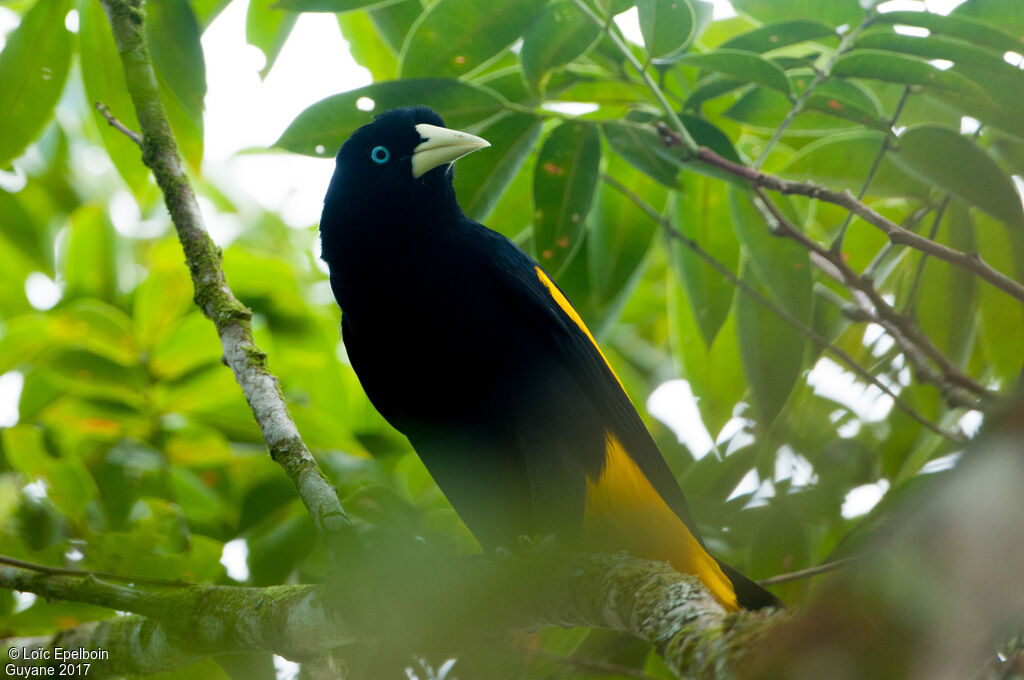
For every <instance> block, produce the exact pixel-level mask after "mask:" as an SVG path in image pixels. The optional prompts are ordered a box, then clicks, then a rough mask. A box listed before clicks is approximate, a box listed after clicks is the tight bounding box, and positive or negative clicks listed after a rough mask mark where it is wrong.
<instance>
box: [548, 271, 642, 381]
mask: <svg viewBox="0 0 1024 680" xmlns="http://www.w3.org/2000/svg"><path fill="white" fill-rule="evenodd" d="M534 269H536V270H537V278H538V279H540V282H541V283H543V284H544V287H545V288H547V289H548V293H549V294H550V295H551V297H552V299H554V301H555V303H556V304H557V305H558V306H559V307H560V308H561V309H562V311H563V312H565V315H566V316H568V317H569V318H570V319H572V322H573V323H574V324H576V325H577V326H578V327H579V329H580V330H581V331H583V333H584V335H586V336H587V337H588V338H590V342H591V343H593V345H594V349H596V350H597V353H598V354H600V355H601V358H602V359H603V360H604V365H605V366H607V367H608V370H609V371H611V372H612V375H613V376H615V379H616V380H617V381H618V383H619V387H621V388H622V391H623V392H625V391H626V386H625V385H623V384H622V381H621V380H619V376H618V375H617V374H616V373H615V369H614V368H612V365H611V364H610V363H609V362H608V357H606V356H605V355H604V352H602V351H601V347H600V346H599V345H598V344H597V340H595V339H594V336H593V335H591V334H590V330H589V329H588V328H587V325H586V324H585V323H583V319H581V318H580V315H579V314H577V313H576V310H575V309H573V308H572V305H570V304H569V301H568V300H566V299H565V296H564V295H562V291H560V290H558V286H556V285H555V284H554V283H552V282H551V279H549V278H548V275H547V274H545V273H544V270H543V269H541V268H540V267H534Z"/></svg>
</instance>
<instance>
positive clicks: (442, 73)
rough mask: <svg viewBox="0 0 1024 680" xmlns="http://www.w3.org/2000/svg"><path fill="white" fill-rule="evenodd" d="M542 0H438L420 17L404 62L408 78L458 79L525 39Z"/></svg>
mask: <svg viewBox="0 0 1024 680" xmlns="http://www.w3.org/2000/svg"><path fill="white" fill-rule="evenodd" d="M542 5H543V2H542V0H495V1H494V2H486V3H480V2H477V1H476V0H438V1H437V2H435V3H433V4H432V5H430V7H428V8H427V10H426V11H425V12H424V13H423V14H422V16H420V18H419V20H418V21H417V22H416V25H415V26H413V28H412V31H411V32H410V33H409V35H408V36H407V38H406V41H405V45H404V46H403V47H402V56H401V59H400V61H399V68H398V70H399V73H400V74H401V75H402V77H403V78H414V77H430V78H443V77H452V78H455V77H458V76H461V75H464V74H466V73H470V72H471V71H474V70H476V69H478V68H480V67H481V66H484V65H485V64H487V63H488V62H489V61H490V60H491V59H493V58H494V57H496V56H498V55H500V54H501V52H502V51H503V50H504V49H505V48H506V47H508V46H509V45H511V44H512V43H513V42H515V40H516V39H518V38H519V37H521V36H522V35H523V33H524V32H525V31H526V29H527V28H528V27H529V25H530V22H531V21H532V20H533V17H534V15H535V14H536V13H537V10H539V9H540V7H541V6H542Z"/></svg>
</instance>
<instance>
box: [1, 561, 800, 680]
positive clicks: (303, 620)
mask: <svg viewBox="0 0 1024 680" xmlns="http://www.w3.org/2000/svg"><path fill="white" fill-rule="evenodd" d="M395 562H396V561H395V560H389V561H388V562H387V566H384V567H381V565H378V564H374V565H368V566H366V567H365V569H366V573H365V574H359V575H358V578H346V579H344V580H343V581H341V580H339V581H338V582H335V583H329V584H325V585H321V586H305V585H302V586H270V587H265V588H240V587H231V586H188V587H182V588H171V589H160V590H155V591H140V590H136V589H132V588H127V587H125V586H119V585H112V584H109V583H105V582H103V581H100V580H98V579H95V578H92V577H89V576H70V575H53V574H43V573H38V572H35V571H31V570H27V569H23V568H20V567H0V587H7V588H15V589H18V590H22V591H27V592H33V593H36V594H38V595H42V596H46V597H56V598H61V599H67V600H73V601H77V602H86V603H91V604H98V605H101V606H106V607H112V608H117V609H120V610H122V611H130V612H133V613H134V614H136V615H133V616H123V617H118V618H115V619H109V620H106V621H96V622H90V623H87V624H83V625H80V626H76V627H74V628H71V629H69V630H66V631H62V632H61V633H58V634H56V635H54V636H50V637H41V638H31V639H18V640H8V641H6V643H5V644H6V645H7V646H8V647H10V646H15V645H16V646H23V647H24V646H30V647H45V648H51V649H52V648H53V647H56V646H62V647H64V648H66V649H67V648H74V647H85V648H86V649H103V650H106V651H107V652H108V653H109V656H110V658H109V660H108V661H104V662H102V663H99V664H96V667H95V669H94V670H95V671H96V673H97V674H98V675H99V674H101V675H117V674H125V673H128V674H134V673H154V672H158V671H165V670H170V669H173V668H177V667H180V666H183V665H186V664H188V663H191V662H193V661H195V660H196V659H199V658H203V657H206V656H212V655H214V654H220V653H229V652H242V651H269V652H273V653H275V654H279V655H281V656H284V657H286V658H289V659H294V660H300V661H309V660H315V659H317V658H319V657H320V656H321V655H322V654H323V653H324V652H325V651H326V650H329V649H331V648H334V647H337V646H339V645H343V644H348V643H353V642H366V641H371V640H374V639H390V640H402V641H403V642H405V643H407V644H408V645H409V646H410V648H412V649H415V648H416V646H417V645H421V644H422V645H429V644H431V643H434V644H436V643H437V641H438V639H439V636H444V637H445V638H448V639H449V640H450V639H451V638H453V637H454V639H458V638H459V637H465V636H467V635H468V636H475V637H479V636H481V635H483V636H498V635H502V634H504V633H506V632H508V631H513V630H531V629H537V628H541V627H545V626H563V627H580V626H596V627H602V628H608V629H612V630H618V631H622V632H625V633H629V634H632V635H634V636H636V637H639V638H642V639H644V640H646V641H648V642H649V643H650V644H651V645H652V646H653V647H654V648H655V649H657V650H658V651H659V652H660V653H661V654H662V656H663V658H664V659H665V661H666V663H667V664H668V665H669V667H670V668H672V669H673V670H674V671H675V672H676V673H678V674H680V675H681V676H682V675H685V676H687V677H689V676H695V677H707V678H733V677H735V676H736V672H737V669H739V668H741V667H742V664H743V663H744V658H745V656H746V654H748V653H752V652H751V650H752V649H753V648H754V647H755V644H754V643H756V642H757V640H759V639H761V637H763V636H764V635H766V634H767V632H768V630H770V629H771V627H772V626H774V625H775V624H776V623H777V622H778V621H779V620H780V619H781V618H782V617H783V616H784V615H783V614H780V613H764V614H754V613H749V612H745V613H741V614H732V615H727V614H726V613H725V612H724V611H723V610H722V608H721V607H720V606H719V605H718V604H717V602H716V601H715V600H714V599H713V598H712V597H711V596H710V594H709V593H708V591H707V590H706V589H705V588H704V587H703V586H702V585H701V584H700V582H699V581H698V580H697V579H696V578H695V577H693V576H686V575H683V574H680V573H678V572H676V571H674V570H673V569H672V568H671V567H669V566H668V565H667V564H664V563H658V562H648V561H646V560H639V559H636V558H633V557H630V556H628V555H626V554H625V553H622V554H619V555H578V556H575V557H572V558H570V559H564V558H562V557H553V556H525V557H516V558H511V559H506V560H502V561H493V560H481V559H478V558H451V557H442V558H441V559H440V561H437V560H431V559H430V558H429V557H428V558H427V559H425V560H416V561H415V562H416V563H415V564H410V563H404V564H395ZM424 564H426V565H427V568H424ZM396 583H397V584H402V585H400V586H398V587H396V586H395V584H396ZM438 611H444V612H445V616H444V617H443V620H442V621H438V618H439V617H438V616H437V612H438ZM395 612H399V614H398V615H395ZM439 627H440V628H441V629H442V630H440V632H439V631H438V628H439ZM38 663H41V664H46V663H52V659H51V660H50V661H47V660H45V659H41V660H39V661H38ZM90 675H92V673H90Z"/></svg>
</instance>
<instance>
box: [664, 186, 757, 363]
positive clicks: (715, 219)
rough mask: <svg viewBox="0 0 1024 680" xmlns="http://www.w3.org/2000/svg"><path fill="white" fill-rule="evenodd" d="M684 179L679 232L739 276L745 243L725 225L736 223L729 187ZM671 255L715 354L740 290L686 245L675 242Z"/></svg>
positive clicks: (706, 341) (677, 213)
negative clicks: (737, 291)
mask: <svg viewBox="0 0 1024 680" xmlns="http://www.w3.org/2000/svg"><path fill="white" fill-rule="evenodd" d="M683 181H684V185H683V190H682V191H680V192H679V193H678V195H677V199H676V207H675V224H676V226H677V228H678V229H679V231H681V232H682V233H683V235H684V236H686V237H687V238H690V239H691V240H693V241H696V242H697V244H698V245H699V246H700V247H701V248H703V249H704V250H705V251H706V252H707V253H708V254H710V255H711V256H712V257H713V258H715V259H716V260H717V261H718V262H720V263H721V264H723V265H724V266H725V267H726V268H728V269H729V270H730V271H732V272H733V273H736V272H738V271H739V262H740V244H739V241H737V240H736V234H735V231H734V230H732V229H729V228H727V226H726V225H728V224H729V223H730V222H731V220H732V218H731V215H730V213H729V200H728V195H729V194H728V191H727V186H726V185H724V184H722V183H721V182H718V181H715V180H712V179H710V178H705V177H697V176H693V175H687V176H686V177H684V180H683ZM672 253H673V262H674V264H675V266H676V268H677V270H678V271H679V274H680V278H681V279H682V282H683V285H684V287H685V289H686V296H687V299H688V302H689V307H690V310H691V312H692V314H693V317H694V322H695V323H696V325H697V328H699V329H700V335H701V337H702V338H704V344H705V346H706V347H707V349H708V350H710V349H711V346H712V343H713V342H714V341H715V337H716V336H717V335H718V332H719V330H720V329H721V328H722V324H724V323H725V319H726V317H728V316H729V308H730V307H731V306H732V299H733V293H734V291H735V289H736V287H735V285H734V284H733V283H732V282H731V281H729V280H728V279H726V278H725V277H724V276H722V275H721V274H720V273H719V272H718V271H717V270H716V269H715V268H714V267H712V266H711V265H710V264H708V263H707V262H705V261H704V259H703V258H701V257H700V256H698V255H697V254H696V253H694V252H693V251H692V250H691V249H690V248H688V247H687V246H686V245H685V244H683V243H679V242H677V241H673V243H672Z"/></svg>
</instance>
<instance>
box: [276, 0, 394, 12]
mask: <svg viewBox="0 0 1024 680" xmlns="http://www.w3.org/2000/svg"><path fill="white" fill-rule="evenodd" d="M399 1H400V0H276V1H275V2H274V4H273V5H271V7H277V8H279V9H282V10H288V11H290V12H351V11H353V10H357V9H373V8H376V7H385V6H387V5H393V4H395V3H397V2H399Z"/></svg>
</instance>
